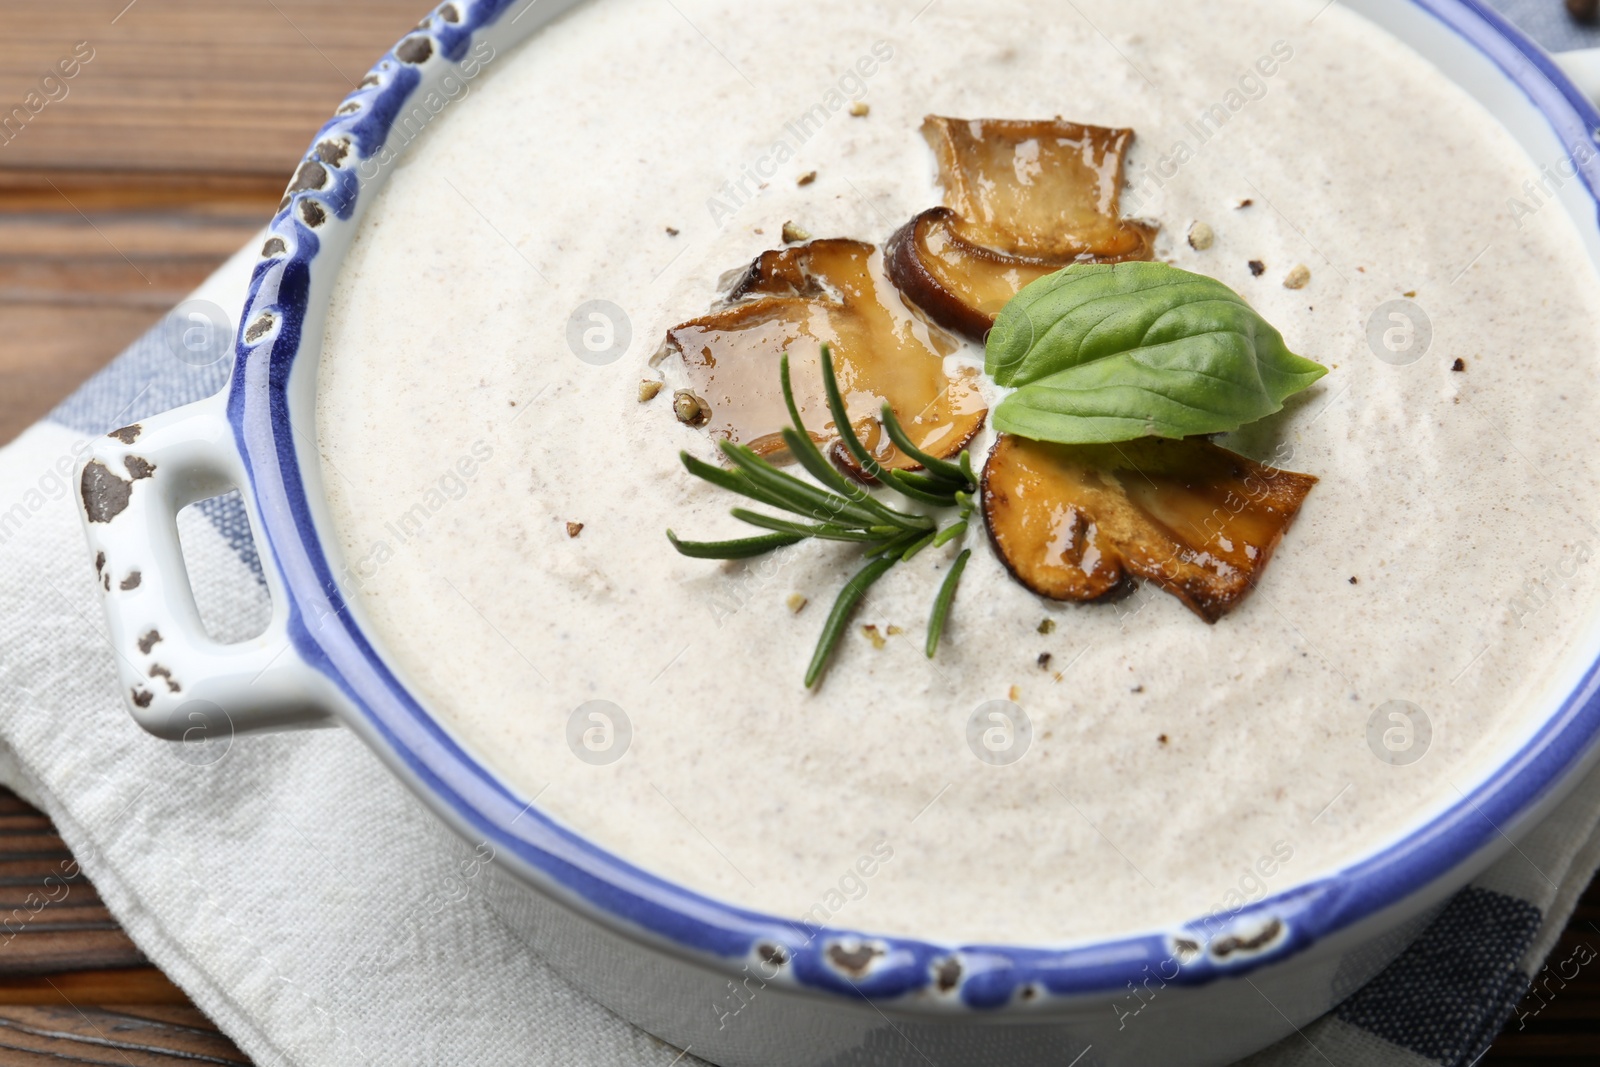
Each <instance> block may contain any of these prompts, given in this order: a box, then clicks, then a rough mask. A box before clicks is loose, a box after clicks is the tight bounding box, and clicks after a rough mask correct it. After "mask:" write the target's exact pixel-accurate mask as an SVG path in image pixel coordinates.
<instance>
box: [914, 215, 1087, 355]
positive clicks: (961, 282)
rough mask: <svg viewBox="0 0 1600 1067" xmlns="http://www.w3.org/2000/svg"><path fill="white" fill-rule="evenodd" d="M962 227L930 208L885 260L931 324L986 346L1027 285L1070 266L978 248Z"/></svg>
mask: <svg viewBox="0 0 1600 1067" xmlns="http://www.w3.org/2000/svg"><path fill="white" fill-rule="evenodd" d="M959 225H960V219H958V218H957V217H956V213H955V212H953V211H951V210H950V209H949V208H947V207H936V208H929V209H928V210H927V211H924V212H923V213H922V214H920V215H918V216H917V217H916V218H914V219H912V220H911V221H910V222H908V223H906V224H905V225H904V226H902V227H901V228H900V229H899V230H897V231H896V232H895V234H894V236H893V237H891V238H889V243H888V244H887V245H886V246H885V249H884V254H885V256H886V257H887V259H888V264H889V276H890V277H891V278H893V279H894V283H895V285H897V286H899V287H900V291H901V292H903V293H905V294H906V296H907V297H908V298H909V299H910V300H911V301H912V302H913V303H915V304H916V305H917V306H918V307H920V308H922V310H923V311H925V312H927V313H928V317H929V318H931V319H933V320H934V321H935V322H937V323H938V324H939V325H941V326H943V327H945V328H946V329H949V330H954V331H955V332H956V333H959V334H962V335H964V336H966V337H971V338H973V339H974V340H981V339H982V338H983V335H984V334H986V333H988V332H989V330H990V329H992V328H993V327H994V318H995V316H996V315H998V314H1000V309H1001V308H1003V307H1005V306H1006V304H1007V303H1008V302H1009V301H1010V300H1011V298H1012V297H1014V296H1016V295H1017V293H1019V292H1021V291H1022V288H1023V287H1024V286H1025V285H1027V284H1028V283H1030V282H1033V281H1037V280H1038V279H1040V278H1043V277H1044V276H1045V275H1046V274H1054V273H1055V272H1056V271H1058V270H1060V269H1061V268H1062V267H1063V266H1065V264H1063V263H1058V262H1055V261H1054V260H1046V259H1032V258H1027V257H1024V256H1012V255H1007V254H1006V253H1003V252H995V251H993V250H991V249H988V248H984V247H982V246H980V245H975V244H973V243H972V242H970V241H968V240H967V239H966V238H965V237H962V236H961V235H960V233H959V232H958V227H959Z"/></svg>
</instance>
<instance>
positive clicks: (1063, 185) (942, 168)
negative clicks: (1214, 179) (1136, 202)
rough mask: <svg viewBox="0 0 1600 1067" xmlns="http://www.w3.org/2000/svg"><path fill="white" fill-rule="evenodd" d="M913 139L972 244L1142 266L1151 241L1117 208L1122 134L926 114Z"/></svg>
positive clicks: (1125, 134)
mask: <svg viewBox="0 0 1600 1067" xmlns="http://www.w3.org/2000/svg"><path fill="white" fill-rule="evenodd" d="M922 136H923V137H924V138H926V139H927V142H928V144H929V146H931V147H932V148H933V154H934V157H935V158H936V159H937V161H938V164H939V180H940V184H941V185H943V187H944V202H945V205H946V206H947V207H949V208H950V209H951V210H953V211H954V212H955V213H956V214H957V215H959V216H960V217H961V230H962V236H964V237H966V238H967V239H968V240H969V241H971V242H972V243H973V244H977V245H982V246H984V247H985V248H992V249H994V250H995V251H996V252H1007V253H1010V254H1011V255H1017V256H1034V257H1038V258H1041V259H1056V260H1066V261H1070V260H1073V259H1076V258H1077V257H1079V256H1092V257H1094V258H1096V259H1110V260H1120V259H1141V258H1149V255H1150V242H1151V240H1152V239H1153V237H1154V236H1155V235H1154V232H1153V231H1152V230H1151V228H1150V227H1149V226H1148V225H1146V224H1144V223H1140V222H1135V221H1133V220H1130V219H1124V218H1123V217H1122V214H1121V207H1120V204H1119V199H1120V194H1121V190H1122V172H1123V164H1124V161H1125V159H1126V156H1127V152H1128V146H1129V145H1131V144H1132V143H1133V131H1132V130H1113V129H1106V128H1105V127H1102V126H1080V125H1078V124H1077V123H1075V122H1063V121H1061V120H1060V119H1055V120H1051V121H1044V122H1037V121H1027V120H1016V119H949V118H941V117H940V116H938V115H929V116H928V117H927V118H926V119H924V120H923V123H922Z"/></svg>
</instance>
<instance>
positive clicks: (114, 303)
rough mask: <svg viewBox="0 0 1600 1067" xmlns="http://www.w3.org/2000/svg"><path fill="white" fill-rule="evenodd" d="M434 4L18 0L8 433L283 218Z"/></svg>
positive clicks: (3, 102) (10, 124) (2, 221)
mask: <svg viewBox="0 0 1600 1067" xmlns="http://www.w3.org/2000/svg"><path fill="white" fill-rule="evenodd" d="M427 7H428V5H427V3H426V2H425V0H339V2H338V3H325V2H320V0H134V2H133V3H131V4H130V3H128V0H51V2H50V3H49V4H38V3H27V4H25V3H20V2H17V0H0V30H3V32H0V442H4V441H8V440H10V439H11V438H12V437H14V436H15V435H16V434H17V433H19V432H21V431H22V430H23V429H24V428H25V427H26V426H28V424H30V423H32V422H33V421H34V420H35V419H37V418H39V417H40V416H41V415H43V414H44V413H45V412H47V411H48V410H49V409H50V408H51V407H52V406H53V405H54V404H55V403H56V402H57V401H59V400H60V399H61V398H63V397H64V396H66V395H67V394H68V393H69V392H71V391H72V389H73V388H74V387H75V386H76V385H77V384H78V383H79V382H81V381H82V380H83V379H84V378H86V377H88V376H89V375H90V374H92V373H93V372H94V371H95V370H97V369H99V368H100V367H101V366H102V365H104V363H105V362H106V361H107V360H108V359H110V358H111V357H112V356H114V355H115V354H116V353H117V352H119V351H120V350H121V349H122V348H123V347H125V346H126V345H127V344H128V343H129V342H130V341H132V340H133V339H134V338H136V337H137V336H138V335H139V334H140V333H142V332H143V331H144V330H145V329H147V328H148V327H149V326H150V325H151V324H152V323H154V322H155V321H156V320H157V319H158V318H159V317H160V315H161V314H162V313H163V312H164V311H166V310H167V309H168V308H170V307H171V306H172V305H173V304H175V303H177V302H178V301H179V300H180V299H182V298H183V296H184V294H185V293H187V292H188V291H189V290H190V289H192V288H193V287H194V286H195V285H197V284H199V283H200V282H201V281H202V280H203V279H204V278H205V277H206V275H207V274H209V273H210V272H211V271H212V270H214V269H215V268H216V266H217V265H218V264H219V263H220V262H221V261H222V260H223V259H224V258H225V257H226V256H227V255H228V254H229V253H230V252H232V251H233V250H234V249H236V248H238V247H239V246H240V245H241V244H242V243H243V242H244V241H245V240H246V239H248V238H249V237H250V235H251V234H253V233H254V232H255V231H256V230H257V229H258V228H260V227H261V226H263V225H265V223H266V221H267V220H268V219H269V218H270V217H271V215H272V211H273V209H274V207H275V206H276V205H277V202H278V199H279V197H280V196H281V195H282V192H283V187H284V185H285V184H287V181H288V177H289V174H290V173H291V171H293V169H294V167H295V165H296V163H297V161H298V160H299V158H300V155H301V153H302V152H303V151H304V150H305V147H306V145H308V144H309V143H310V141H311V137H312V135H313V134H314V133H315V132H316V130H317V127H318V126H320V125H321V124H322V122H323V121H324V120H325V119H326V118H327V117H328V116H329V115H331V114H332V113H333V109H334V108H335V107H336V106H337V105H338V103H339V101H340V100H341V99H342V98H343V97H344V95H345V94H346V93H348V92H349V91H350V89H351V88H352V87H353V86H354V85H355V83H356V82H358V81H359V80H360V79H361V77H362V76H363V75H364V74H365V73H366V71H367V68H368V67H370V66H371V65H372V63H373V61H374V60H376V59H377V57H378V56H379V55H381V54H382V52H383V51H384V49H386V48H388V47H389V46H390V45H391V44H393V43H394V42H395V41H396V40H398V39H399V38H400V37H401V35H402V34H404V32H405V31H406V30H407V29H409V28H410V27H411V26H413V25H415V23H416V21H417V19H418V18H419V17H420V16H421V15H423V14H424V13H425V12H426V10H427ZM81 42H86V44H80V43H81ZM79 56H89V57H90V58H88V59H87V61H86V62H85V61H83V60H82V59H79V58H78V57H79ZM64 61H65V62H67V63H68V65H69V68H71V69H74V70H75V73H74V74H73V76H72V77H64V76H63V71H62V69H61V66H60V64H61V63H62V62H64ZM74 63H75V64H76V66H75V67H73V66H72V64H74ZM47 76H48V77H49V79H50V80H49V81H46V78H47ZM19 109H20V111H19Z"/></svg>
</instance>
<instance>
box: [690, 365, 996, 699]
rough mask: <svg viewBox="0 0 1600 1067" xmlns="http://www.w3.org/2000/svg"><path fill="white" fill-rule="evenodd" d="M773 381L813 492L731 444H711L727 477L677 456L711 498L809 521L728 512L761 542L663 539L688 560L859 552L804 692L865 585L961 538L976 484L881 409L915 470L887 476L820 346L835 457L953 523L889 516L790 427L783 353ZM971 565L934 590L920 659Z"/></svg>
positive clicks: (966, 461) (797, 425) (966, 462)
mask: <svg viewBox="0 0 1600 1067" xmlns="http://www.w3.org/2000/svg"><path fill="white" fill-rule="evenodd" d="M778 374H779V380H780V382H781V384H782V386H783V402H784V406H785V407H786V408H787V409H788V412H789V419H790V421H791V422H792V423H793V425H792V426H790V427H786V428H785V429H784V430H783V431H782V437H783V443H784V444H785V445H786V446H787V447H788V449H789V452H790V453H791V454H792V455H793V456H794V458H795V460H796V461H797V462H798V463H799V464H800V466H801V467H802V468H803V469H804V470H805V472H806V473H807V474H809V475H811V477H812V478H813V479H815V483H813V482H808V481H805V480H803V479H801V478H798V477H796V476H795V475H793V474H788V473H786V472H784V471H780V470H778V468H776V467H774V466H773V465H772V464H771V463H768V462H767V461H766V460H765V459H763V458H762V457H761V456H760V455H758V454H757V453H756V452H755V451H754V450H753V449H751V448H748V447H746V446H744V445H738V444H734V443H733V442H731V441H723V442H721V443H720V447H721V450H722V454H723V455H724V456H726V457H727V459H728V462H729V463H731V464H732V466H733V469H731V470H728V469H725V468H722V467H716V466H713V465H712V464H710V463H707V462H705V461H704V460H700V459H696V458H695V457H693V456H691V455H689V454H688V453H687V452H685V453H683V454H682V458H683V465H684V468H685V469H686V470H687V471H688V472H689V473H690V474H692V475H694V476H695V477H697V478H700V479H702V480H704V481H706V482H709V483H710V484H712V485H715V486H717V487H718V488H720V489H726V490H728V491H729V492H732V493H737V494H739V495H740V496H743V497H746V498H748V499H750V500H754V501H756V502H757V503H760V504H766V505H767V506H769V507H774V508H777V509H779V510H780V511H786V512H788V513H789V514H791V515H796V516H799V517H800V518H801V519H803V520H809V521H796V520H795V519H790V518H786V517H780V516H776V515H763V514H761V513H760V512H755V511H750V510H748V509H746V508H734V509H733V510H732V514H733V517H734V518H736V519H738V520H739V521H741V522H744V523H747V524H749V525H751V526H754V527H756V528H758V529H762V530H768V531H770V532H769V533H766V534H763V535H761V536H758V537H744V538H737V539H735V540H731V541H683V540H680V539H679V538H678V536H677V535H676V534H674V533H673V532H672V531H671V530H668V531H667V537H668V538H670V539H671V541H672V545H673V547H674V548H676V549H677V550H678V551H679V552H681V553H682V554H683V555H685V556H690V557H693V558H696V559H731V560H739V559H753V558H755V557H756V556H761V555H764V554H766V553H768V552H771V551H774V550H775V549H779V548H787V547H789V546H790V545H796V544H799V543H800V542H802V541H806V540H818V541H842V542H854V543H857V544H860V545H861V546H862V547H863V549H864V558H865V559H866V560H867V563H866V565H865V566H864V567H862V569H861V570H859V571H857V572H856V574H855V575H854V576H853V577H851V579H850V580H849V581H848V582H846V583H845V586H844V588H843V589H841V590H840V591H839V596H838V599H837V600H835V601H834V604H833V610H832V611H830V612H829V613H828V620H827V622H826V623H825V624H824V625H823V627H822V633H821V635H820V636H819V637H818V638H817V647H816V650H815V651H814V652H813V653H812V656H811V664H810V666H809V667H808V668H807V669H806V677H805V682H806V688H808V689H809V688H811V687H812V686H814V685H816V684H817V681H818V680H819V679H820V678H821V677H822V672H823V671H824V670H825V669H826V668H827V665H828V661H829V660H830V659H832V658H833V653H834V650H835V649H836V648H838V645H839V641H840V640H841V638H842V637H843V636H844V634H845V632H846V631H847V629H848V628H849V622H850V616H851V614H852V613H853V612H854V611H855V609H856V608H857V606H859V605H860V603H861V601H862V599H863V598H864V597H865V596H866V594H867V590H868V589H870V588H871V587H872V584H873V583H874V582H876V581H877V580H878V579H879V578H882V577H883V576H884V575H885V574H887V573H888V572H889V571H890V570H891V569H892V568H893V567H894V565H895V564H896V563H903V562H906V561H908V560H910V559H911V558H912V557H914V556H916V555H917V553H919V552H921V551H922V550H923V549H925V548H928V547H930V546H932V547H936V548H937V547H943V546H944V545H945V544H947V543H949V542H951V541H954V540H956V539H957V538H960V537H962V536H963V535H964V534H965V533H966V532H967V530H968V527H969V525H970V524H969V522H968V519H969V517H970V516H971V514H972V508H973V501H972V494H973V493H974V492H975V491H976V490H977V478H976V477H975V476H974V475H973V473H972V460H971V457H969V456H968V454H967V453H966V451H964V450H963V451H962V452H961V454H960V456H959V458H958V459H957V460H956V462H953V463H952V462H950V461H949V460H945V459H940V458H938V457H937V456H933V455H930V454H929V453H927V452H925V451H923V450H922V449H920V448H918V447H917V446H916V444H915V443H914V442H913V441H912V440H911V437H910V435H909V434H907V433H906V431H905V429H904V427H902V426H901V425H900V420H899V419H898V418H897V417H896V416H895V413H894V410H893V409H892V408H891V407H890V406H889V405H887V404H885V405H884V406H883V411H882V417H883V426H884V430H885V432H886V433H887V434H888V437H889V440H890V441H891V442H893V443H894V445H895V446H896V447H897V448H898V449H899V450H900V452H901V453H902V454H903V455H904V456H906V457H907V458H908V459H910V460H911V461H912V462H914V463H917V464H919V465H921V467H922V470H920V471H904V470H897V469H888V468H885V467H884V466H883V465H882V464H881V463H879V462H878V460H877V459H876V458H875V457H874V456H873V455H872V454H871V453H870V452H868V451H867V449H866V446H865V445H863V444H862V443H861V439H860V437H858V436H857V435H856V432H855V428H854V427H853V426H852V425H851V424H850V418H849V413H848V412H847V411H846V410H845V406H844V398H843V395H842V394H841V393H840V390H839V381H838V378H837V376H836V373H835V370H834V365H833V353H832V352H831V350H830V349H829V347H828V346H827V345H823V346H822V381H823V390H824V393H825V395H826V398H827V402H828V413H829V414H830V415H831V416H832V417H833V424H834V429H835V431H836V432H837V433H838V434H839V439H840V441H841V442H842V443H843V445H844V448H845V450H846V451H847V452H849V453H850V455H851V456H852V457H853V458H854V459H855V461H856V463H857V464H858V465H859V466H860V469H861V470H862V471H863V472H865V473H866V475H867V476H868V477H869V478H873V479H875V480H876V481H878V482H879V483H880V484H881V485H883V486H884V487H885V488H888V489H892V490H894V491H895V492H896V493H899V494H900V495H901V496H903V497H905V498H907V499H908V500H911V501H914V502H916V503H919V504H923V505H926V506H931V507H937V508H958V509H960V515H959V518H958V519H957V520H956V521H955V522H954V523H952V524H951V525H949V526H946V527H944V528H943V529H940V527H939V521H938V520H937V519H936V518H934V517H933V516H932V515H927V514H913V513H910V512H904V511H897V510H895V509H894V508H891V507H889V506H888V505H887V504H885V503H883V501H881V500H879V499H878V498H877V497H875V496H873V495H872V494H871V493H869V492H868V491H867V490H866V489H865V488H864V487H862V486H861V485H859V484H858V483H856V482H853V481H851V480H850V479H849V478H847V477H846V476H845V475H844V474H843V473H841V472H840V471H839V470H838V469H837V468H835V467H834V465H833V464H832V463H831V462H830V461H829V460H828V458H827V457H826V456H824V455H823V453H822V449H820V448H819V447H817V443H816V442H815V441H814V440H812V438H811V435H810V434H809V433H808V432H807V431H806V427H805V423H804V421H803V420H802V419H801V418H800V406H799V405H798V404H797V403H796V402H795V398H794V385H793V382H792V381H791V380H790V377H789V356H788V354H787V353H785V354H784V355H783V358H782V359H781V360H780V361H779V364H778ZM971 555H972V550H971V549H967V550H966V551H963V552H962V553H961V555H960V556H959V557H957V559H956V561H955V563H954V564H953V565H952V566H951V568H950V573H949V574H947V575H946V576H945V579H944V582H943V584H942V585H941V586H940V588H939V594H938V597H937V598H936V599H935V601H934V605H933V616H932V618H931V619H930V620H929V622H928V646H927V651H928V655H929V656H932V655H933V654H934V651H935V650H936V649H937V647H938V644H939V635H940V634H941V633H943V631H944V624H945V619H946V618H947V617H948V615H949V613H950V605H951V603H952V602H953V601H954V600H955V592H956V583H957V582H958V581H959V580H960V577H961V571H962V569H963V568H964V567H965V566H966V562H967V559H968V557H970V556H971Z"/></svg>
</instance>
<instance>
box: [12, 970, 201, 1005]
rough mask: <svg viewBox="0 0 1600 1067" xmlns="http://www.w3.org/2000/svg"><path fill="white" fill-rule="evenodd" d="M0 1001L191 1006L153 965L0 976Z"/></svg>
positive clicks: (180, 991)
mask: <svg viewBox="0 0 1600 1067" xmlns="http://www.w3.org/2000/svg"><path fill="white" fill-rule="evenodd" d="M0 1004H69V1005H71V1004H76V1005H78V1006H80V1007H82V1006H84V1005H93V1004H153V1005H164V1006H167V1007H185V1006H187V1007H193V1005H191V1004H190V1003H189V998H188V997H187V996H185V995H184V992H183V990H181V989H179V988H178V987H177V986H175V985H173V984H172V980H171V979H170V978H168V977H167V976H166V975H164V974H162V973H161V972H160V971H158V970H156V968H154V967H150V966H144V967H129V968H126V969H118V970H104V971H99V970H79V971H59V972H57V973H55V974H41V975H18V976H11V977H4V976H0Z"/></svg>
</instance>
